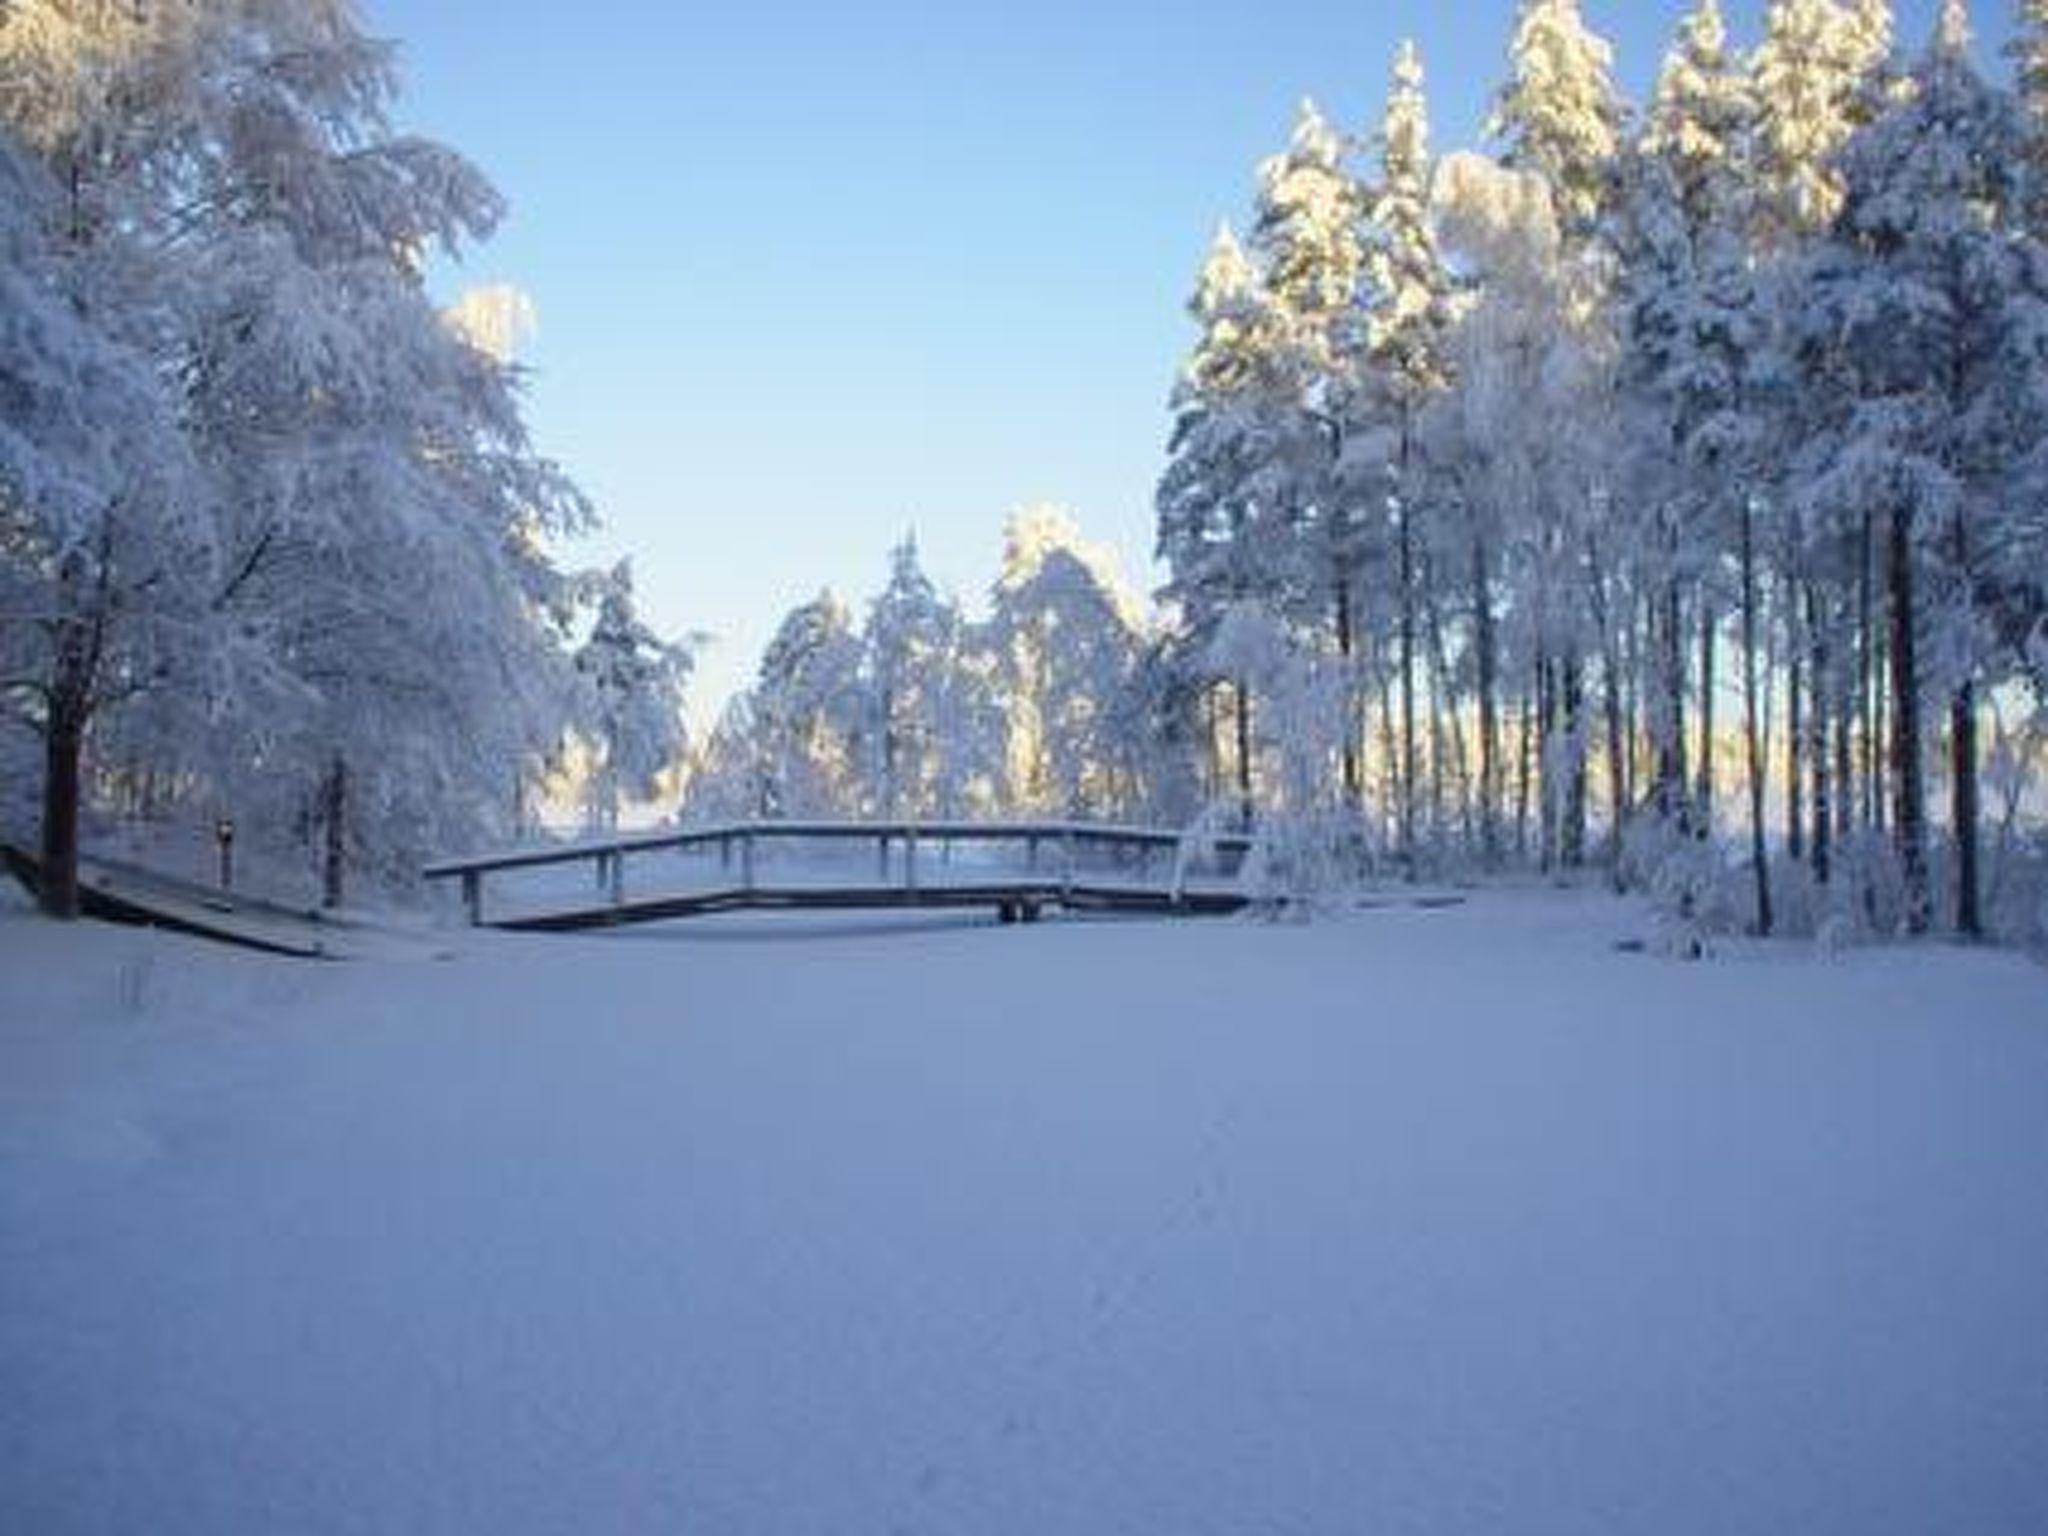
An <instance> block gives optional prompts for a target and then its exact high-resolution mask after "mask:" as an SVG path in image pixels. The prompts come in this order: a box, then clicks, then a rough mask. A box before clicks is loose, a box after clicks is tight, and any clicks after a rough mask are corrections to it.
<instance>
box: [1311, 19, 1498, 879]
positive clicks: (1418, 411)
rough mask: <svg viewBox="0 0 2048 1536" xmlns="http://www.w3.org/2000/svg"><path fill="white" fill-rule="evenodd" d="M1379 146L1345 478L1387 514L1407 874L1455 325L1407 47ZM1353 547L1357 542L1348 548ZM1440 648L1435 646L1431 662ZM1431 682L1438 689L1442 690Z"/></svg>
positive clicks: (1351, 490)
mask: <svg viewBox="0 0 2048 1536" xmlns="http://www.w3.org/2000/svg"><path fill="white" fill-rule="evenodd" d="M1376 142H1377V149H1378V156H1379V166H1378V169H1379V175H1378V178H1377V180H1376V182H1375V184H1374V187H1373V192H1372V196H1371V200H1370V206H1369V210H1368V217H1367V223H1366V241H1367V246H1366V285H1365V291H1364V293H1363V295H1362V298H1363V304H1364V311H1365V338H1364V344H1363V348H1362V360H1361V364H1360V366H1359V368H1358V371H1357V378H1356V380H1355V382H1354V383H1353V385H1352V386H1351V388H1350V391H1349V401H1348V405H1349V409H1348V411H1347V425H1348V428H1349V436H1350V439H1351V440H1350V441H1349V442H1348V443H1347V444H1346V452H1345V464H1344V470H1345V482H1346V489H1347V497H1346V500H1347V502H1348V503H1359V504H1364V505H1367V506H1376V507H1387V508H1389V509H1390V510H1391V514H1392V523H1393V528H1392V535H1391V537H1392V545H1393V549H1392V556H1393V558H1392V560H1391V562H1390V564H1391V567H1392V571H1391V581H1392V588H1393V591H1392V595H1393V607H1394V614H1395V635H1396V656H1395V666H1396V669H1397V678H1398V688H1399V697H1400V727H1399V733H1398V747H1397V757H1396V762H1397V771H1396V778H1395V788H1396V796H1397V813H1396V821H1397V826H1398V842H1399V848H1400V852H1401V856H1402V858H1403V859H1404V860H1406V861H1407V862H1408V864H1409V866H1410V867H1411V868H1412V867H1413V865H1414V861H1415V857H1416V822H1417V815H1418V810H1419V804H1420V799H1421V777H1422V775H1421V766H1420V764H1421V745H1420V743H1421V735H1420V731H1419V729H1418V727H1417V721H1416V674H1417V671H1418V667H1419V665H1420V646H1421V636H1422V630H1423V626H1424V618H1425V611H1426V612H1427V615H1428V617H1429V622H1430V628H1431V631H1432V633H1433V634H1434V633H1435V632H1436V631H1437V630H1438V629H1440V619H1439V618H1438V617H1437V613H1438V610H1437V595H1436V583H1435V580H1434V573H1433V571H1432V572H1430V573H1427V574H1426V573H1425V571H1424V569H1423V563H1424V560H1425V557H1426V555H1427V554H1428V552H1429V550H1430V548H1432V547H1434V546H1435V545H1436V544H1438V543H1439V542H1441V541H1440V539H1439V538H1438V535H1439V534H1440V532H1441V530H1436V529H1432V528H1429V527H1426V526H1425V522H1426V519H1427V516H1428V510H1429V509H1428V507H1427V505H1426V502H1427V496H1426V492H1425V487H1426V486H1427V485H1428V483H1429V477H1428V476H1427V475H1426V474H1425V472H1424V470H1425V466H1424V465H1423V464H1422V462H1421V457H1420V449H1421V430H1420V427H1421V419H1422V415H1423V412H1424V411H1425V410H1426V409H1427V407H1428V406H1429V404H1430V402H1431V401H1432V400H1433V399H1434V398H1435V397H1436V396H1437V395H1439V394H1440V393H1441V392H1442V391H1443V390H1444V389H1445V388H1446V386H1447V385H1448V383H1449V380H1450V363H1449V356H1448V348H1447V342H1446V338H1447V336H1448V334H1449V332H1450V329H1451V326H1452V324H1453V323H1454V321H1455V319H1456V316H1457V301H1456V295H1455V291H1454V285H1453V283H1452V280H1451V276H1450V274H1449V272H1448V270H1447V269H1446V267H1445V265H1444V261H1443V257H1442V254H1441V253H1440V252H1439V251H1438V249H1437V243H1436V233H1435V229H1434V226H1433V221H1432V216H1431V212H1430V183H1431V178H1432V175H1433V171H1434V162H1433V161H1432V160H1431V158H1430V149H1429V104H1428V100H1427V97H1426V96H1425V94H1424V91H1423V74H1422V59H1421V56H1420V55H1419V54H1418V53H1417V52H1416V49H1415V45H1414V44H1413V43H1403V44H1402V46H1401V49H1400V51H1399V53H1398V54H1397V55H1396V56H1395V59H1394V65H1393V72H1392V78H1391V80H1390V82H1389V84H1388V90H1387V104H1386V112H1385V115H1384V117H1383V118H1382V120H1381V124H1380V130H1379V134H1378V137H1377V141H1376ZM1359 542H1361V541H1359V540H1357V539H1356V538H1354V540H1353V543H1354V545H1356V544H1358V543H1359ZM1353 559H1354V563H1355V562H1356V561H1357V559H1358V555H1357V554H1354V556H1353ZM1342 638H1343V639H1344V640H1345V641H1346V643H1345V644H1344V645H1343V646H1341V647H1340V655H1341V656H1342V658H1343V659H1344V661H1345V662H1346V663H1347V665H1349V664H1350V663H1351V662H1352V661H1353V655H1354V653H1353V647H1352V646H1351V645H1350V644H1349V643H1348V642H1349V636H1348V633H1347V634H1346V635H1345V636H1343V637H1342ZM1438 649H1440V646H1433V647H1432V652H1435V651H1436V650H1438ZM1432 676H1435V673H1434V670H1433V672H1432ZM1436 681H1437V683H1438V684H1439V686H1440V685H1441V682H1442V679H1441V678H1437V679H1436ZM1484 707H1485V706H1484V705H1482V708H1484ZM1431 715H1432V719H1433V720H1434V719H1437V718H1440V711H1439V710H1438V709H1432V711H1431ZM1481 738H1482V751H1483V750H1484V742H1485V741H1486V740H1488V739H1491V738H1490V736H1489V732H1488V731H1487V730H1486V729H1485V728H1484V727H1482V730H1481ZM1348 750H1349V749H1348V744H1347V757H1346V761H1345V770H1346V788H1347V790H1348V791H1349V792H1350V793H1351V794H1352V795H1353V796H1354V797H1355V796H1356V794H1357V792H1358V789H1359V786H1358V784H1357V782H1356V779H1355V775H1356V765H1355V763H1354V762H1353V761H1352V759H1351V757H1350V756H1349V755H1348ZM1442 756H1443V754H1442V753H1439V752H1432V753H1431V759H1432V776H1433V777H1434V776H1435V775H1437V774H1439V773H1440V772H1441V767H1442V763H1441V759H1442ZM1484 776H1485V774H1484V771H1482V777H1484Z"/></svg>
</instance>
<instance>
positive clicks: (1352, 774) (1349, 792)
mask: <svg viewBox="0 0 2048 1536" xmlns="http://www.w3.org/2000/svg"><path fill="white" fill-rule="evenodd" d="M1337 656H1338V659H1339V662H1340V664H1341V665H1342V666H1343V669H1344V700H1343V706H1342V707H1343V710H1344V802H1345V804H1346V805H1348V806H1350V807H1351V808H1352V809H1353V810H1356V809H1358V807H1359V806H1360V805H1361V804H1362V803H1363V801H1364V799H1365V775H1364V770H1363V766H1362V764H1361V763H1360V761H1359V750H1358V748H1359V729H1358V726H1359V721H1358V678H1357V656H1358V635H1357V625H1356V622H1355V620H1354V619H1353V617H1352V612H1351V578H1350V574H1349V572H1340V573H1339V574H1338V577H1337Z"/></svg>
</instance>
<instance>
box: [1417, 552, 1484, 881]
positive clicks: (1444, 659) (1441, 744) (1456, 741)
mask: <svg viewBox="0 0 2048 1536" xmlns="http://www.w3.org/2000/svg"><path fill="white" fill-rule="evenodd" d="M1428 604H1429V665H1430V668H1431V670H1432V671H1433V672H1434V673H1435V675H1436V676H1437V678H1438V679H1439V680H1440V684H1439V689H1440V693H1441V698H1440V700H1439V703H1440V707H1441V713H1440V714H1439V716H1438V731H1437V736H1436V739H1437V745H1438V751H1439V754H1440V756H1441V758H1442V760H1443V763H1444V765H1445V768H1447V769H1448V772H1449V775H1450V779H1451V782H1452V784H1453V785H1455V787H1456V789H1457V795H1458V825H1459V836H1461V837H1462V838H1463V839H1464V845H1465V853H1466V855H1467V856H1468V857H1469V856H1470V854H1471V851H1472V848H1473V841H1474V832H1475V824H1474V806H1473V787H1472V758H1471V754H1470V751H1469V750H1468V744H1467V742H1466V739H1465V724H1464V720H1463V719H1462V710H1461V708H1460V700H1459V697H1458V690H1457V687H1456V686H1455V684H1454V683H1453V682H1452V681H1451V677H1452V674H1451V661H1450V650H1449V647H1448V645H1447V644H1446V641H1445V628H1446V626H1445V624H1444V612H1443V605H1442V604H1441V603H1439V602H1438V601H1437V597H1436V593H1435V592H1434V591H1433V590H1432V591H1431V592H1430V594H1429V599H1428ZM1445 768H1440V769H1439V770H1438V771H1439V773H1440V774H1441V773H1443V772H1444V771H1445Z"/></svg>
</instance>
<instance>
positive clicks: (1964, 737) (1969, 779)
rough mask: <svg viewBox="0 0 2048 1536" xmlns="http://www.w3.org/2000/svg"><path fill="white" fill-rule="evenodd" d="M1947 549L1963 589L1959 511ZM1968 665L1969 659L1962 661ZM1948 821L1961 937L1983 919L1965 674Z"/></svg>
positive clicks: (1963, 534)
mask: <svg viewBox="0 0 2048 1536" xmlns="http://www.w3.org/2000/svg"><path fill="white" fill-rule="evenodd" d="M1952 544H1953V547H1952V549H1951V551H1950V553H1951V555H1952V556H1953V558H1954V560H1955V567H1956V570H1957V572H1958V573H1959V574H1960V575H1961V577H1962V579H1963V582H1964V587H1965V590H1968V584H1969V580H1970V535H1969V527H1968V525H1967V524H1966V523H1965V522H1964V521H1963V515H1962V513H1961V512H1960V511H1958V512H1957V513H1956V518H1955V528H1954V531H1953V535H1952ZM1964 664H1965V666H1966V667H1967V665H1968V662H1967V660H1966V661H1965V663H1964ZM1948 740H1949V820H1950V821H1951V822H1952V823H1953V824H1954V829H1953V830H1954V836H1955V842H1956V932H1957V933H1959V934H1961V935H1962V936H1963V937H1964V938H1968V939H1978V938H1982V937H1983V936H1984V919H1983V914H1982V912H1981V911H1980V909H1979V904H1978V892H1979V887H1980V879H1979V875H1978V848H1979V843H1980V838H1979V834H1978V798H1979V796H1978V783H1977V684H1976V681H1975V679H1973V678H1972V677H1971V676H1970V675H1969V673H1968V672H1967V671H1966V672H1965V673H1964V674H1963V679H1962V681H1961V682H1960V683H1958V684H1957V685H1956V690H1955V693H1954V694H1953V695H1952V696H1951V697H1950V699H1949V712H1948Z"/></svg>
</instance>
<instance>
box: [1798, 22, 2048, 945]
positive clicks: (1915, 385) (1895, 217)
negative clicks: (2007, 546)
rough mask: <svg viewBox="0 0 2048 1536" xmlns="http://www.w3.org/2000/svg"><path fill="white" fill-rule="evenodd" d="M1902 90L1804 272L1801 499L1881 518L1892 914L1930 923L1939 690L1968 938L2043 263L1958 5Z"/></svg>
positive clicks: (1849, 174)
mask: <svg viewBox="0 0 2048 1536" xmlns="http://www.w3.org/2000/svg"><path fill="white" fill-rule="evenodd" d="M1909 85H1910V91H1909V93H1908V94H1907V96H1906V99H1904V100H1903V101H1902V102H1900V103H1899V104H1897V105H1895V106H1894V107H1893V108H1892V109H1891V110H1890V111H1889V112H1887V113H1886V114H1885V116H1884V117H1882V118H1881V119H1880V120H1879V121H1878V122H1876V123H1875V124H1873V125H1872V126H1871V127H1870V128H1869V129H1867V130H1866V131H1864V132H1862V133H1860V134H1858V135H1857V136H1855V137H1854V138H1853V139H1851V140H1850V142H1849V144H1848V145H1847V146H1846V148H1845V149H1844V151H1843V154H1842V156H1841V159H1840V168H1841V176H1842V184H1843V204H1842V210H1841V213H1840V216H1839V217H1838V219H1837V220H1836V223H1835V225H1834V227H1833V229H1832V231H1831V232H1830V236H1829V238H1828V240H1827V241H1826V243H1825V244H1824V245H1823V246H1822V247H1821V248H1820V250H1819V251H1818V252H1817V253H1816V255H1815V257H1814V260H1813V263H1812V267H1811V271H1810V276H1809V282H1808V287H1807V292H1808V295H1809V303H1808V307H1807V310H1806V312H1805V315H1804V317H1803V320H1802V324H1801V328H1800V338H1801V341H1802V343H1803V351H1802V363H1803V366H1804V369H1805V374H1806V377H1807V378H1809V379H1812V380H1816V381H1825V382H1826V383H1828V384H1831V385H1833V386H1834V387H1835V388H1836V389H1837V390H1838V391H1839V393H1838V395H1837V399H1838V400H1839V407H1838V410H1837V411H1836V413H1835V414H1834V416H1833V417H1832V419H1831V420H1830V422H1829V423H1828V425H1829V427H1830V428H1831V431H1830V433H1829V435H1828V436H1827V437H1825V438H1823V439H1820V440H1819V441H1817V442H1816V443H1815V445H1814V447H1813V449H1812V451H1811V452H1810V453H1809V454H1808V455H1807V456H1806V459H1805V461H1804V463H1805V468H1806V470H1807V482H1806V484H1805V485H1804V487H1803V488H1802V489H1803V494H1804V495H1805V497H1806V498H1808V499H1809V500H1811V501H1812V502H1813V503H1814V504H1815V505H1817V506H1819V507H1821V508H1824V509H1826V508H1837V507H1859V506H1868V507H1871V508H1873V509H1875V510H1876V511H1877V512H1878V513H1879V515H1880V517H1881V518H1882V521H1883V542H1884V567H1885V577H1886V589H1887V593H1886V597H1887V609H1888V621H1889V628H1890V641H1891V644H1890V661H1891V667H1890V673H1891V685H1892V686H1891V700H1890V705H1891V727H1892V741H1891V771H1892V776H1893V785H1892V793H1891V798H1892V801H1893V805H1894V810H1895V814H1894V819H1893V829H1894V847H1895V850H1896V854H1897V858H1898V862H1899V866H1900V870H1901V874H1902V877H1903V882H1904V888H1905V911H1904V914H1903V920H1904V923H1905V925H1906V926H1907V928H1908V929H1910V930H1913V931H1918V930H1920V929H1923V928H1925V927H1926V926H1927V925H1928V922H1929V920H1930V916H1931V905H1932V901H1931V892H1930V889H1929V873H1928V861H1927V850H1926V843H1927V837H1928V822H1927V812H1926V805H1925V790H1924V784H1923V762H1924V749H1925V748H1924V730H1923V725H1922V700H1923V697H1924V696H1926V695H1928V694H1930V693H1931V694H1933V695H1934V696H1937V697H1941V698H1944V699H1945V701H1946V703H1947V706H1948V726H1949V753H1950V788H1951V795H1952V800H1951V810H1950V825H1951V830H1952V835H1953V837H1954V839H1955V854H1956V856H1955V902H1954V915H1955V924H1956V927H1957V928H1958V930H1959V931H1962V932H1965V933H1975V932H1977V931H1979V929H1980V927H1981V920H1982V919H1981V911H1980V908H1979V893H1978V878H1979V877H1978V870H1977V862H1978V860H1977V820H1978V808H1977V793H1978V790H1977V746H1976V743H1977V733H1978V723H1977V719H1976V714H1977V698H1978V690H1979V688H1980V687H1981V685H1982V683H1983V681H1984V679H1985V676H1986V672H1987V665H1988V662H1989V660H1990V658H1989V657H1988V656H1987V654H1986V649H1985V645H1984V634H1983V630H1982V626H1981V622H1980V615H1979V613H1978V612H1977V609H1976V602H1977V598H1978V594H1979V591H1980V581H1981V577H1980V572H1981V570H1982V554H1981V549H1982V547H1983V545H1984V544H1985V543H1987V542H1996V541H1997V540H1998V536H1999V532H2000V530H1999V529H1998V527H1997V513H1998V509H1999V508H2001V507H2002V506H2003V505H2005V504H2006V497H2007V495H2008V494H2009V489H2010V487H2011V485H2012V483H2013V480H2014V477H2015V476H2017V475H2020V474H2023V473H2024V472H2025V471H2026V469H2027V468H2028V467H2029V466H2030V464H2031V462H2032V461H2033V460H2034V459H2035V458H2037V456H2038V447H2037V445H2038V443H2039V442H2040V440H2041V437H2042V434H2043V432H2044V430H2048V267H2044V263H2043V257H2042V253H2041V250H2040V248H2039V247H2038V245H2036V244H2035V243H2034V242H2033V241H2032V240H2030V239H2028V238H2026V237H2024V236H2023V235H2022V234H2020V233H2019V230H2018V225H2019V222H2020V218H2021V194H2022V191H2023V186H2024V182H2023V176H2022V174H2021V170H2020V168H2021V166H2022V164H2023V161H2024V156H2023V143H2024V136H2025V125H2024V122H2023V120H2022V118H2021V115H2020V113H2019V111H2018V109H2017V107H2016V105H2015V104H2014V102H2013V101H2012V99H2011V98H2010V97H2009V96H2008V95H2007V94H2006V93H2004V92H2002V91H2000V90H1998V89H1997V88H1996V87H1994V86H1992V85H1990V84H1988V83H1987V82H1986V81H1985V80H1984V79H1983V78H1982V77H1981V76H1980V75H1979V74H1978V73H1977V71H1976V70H1975V68H1974V67H1973V65H1972V64H1971V62H1970V58H1969V51H1968V24H1967V16H1966V12H1965V9H1964V7H1963V5H1962V4H1961V0H1946V3H1945V4H1944V5H1943V7H1942V13H1941V20H1940V24H1939V26H1938V29H1937V32H1936V36H1935V38H1934V41H1933V42H1932V44H1931V45H1930V46H1929V48H1928V49H1927V51H1926V52H1925V54H1924V55H1923V56H1922V57H1921V59H1920V60H1919V61H1918V63H1917V64H1916V65H1915V67H1914V69H1913V70H1912V72H1911V76H1910V80H1909Z"/></svg>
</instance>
